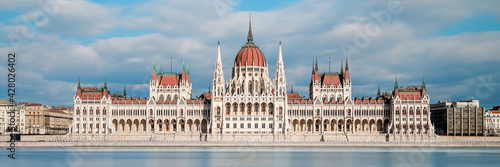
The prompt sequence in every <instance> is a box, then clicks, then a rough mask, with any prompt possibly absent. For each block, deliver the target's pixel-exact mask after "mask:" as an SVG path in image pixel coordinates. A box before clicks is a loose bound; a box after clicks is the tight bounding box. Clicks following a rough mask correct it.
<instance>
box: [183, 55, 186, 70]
mask: <svg viewBox="0 0 500 167" xmlns="http://www.w3.org/2000/svg"><path fill="white" fill-rule="evenodd" d="M182 71H183V72H184V71H186V63H185V62H184V58H182Z"/></svg>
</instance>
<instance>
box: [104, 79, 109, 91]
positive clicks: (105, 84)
mask: <svg viewBox="0 0 500 167" xmlns="http://www.w3.org/2000/svg"><path fill="white" fill-rule="evenodd" d="M104 89H108V84H107V83H106V77H104Z"/></svg>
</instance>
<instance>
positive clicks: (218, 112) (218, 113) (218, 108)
mask: <svg viewBox="0 0 500 167" xmlns="http://www.w3.org/2000/svg"><path fill="white" fill-rule="evenodd" d="M217 115H220V107H217Z"/></svg>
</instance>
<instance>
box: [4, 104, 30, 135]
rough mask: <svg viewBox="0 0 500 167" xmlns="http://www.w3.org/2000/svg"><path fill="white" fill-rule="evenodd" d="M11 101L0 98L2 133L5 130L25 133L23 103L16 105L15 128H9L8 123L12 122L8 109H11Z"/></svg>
mask: <svg viewBox="0 0 500 167" xmlns="http://www.w3.org/2000/svg"><path fill="white" fill-rule="evenodd" d="M10 105H11V103H10V101H9V100H3V99H2V100H0V133H2V134H3V133H5V132H12V131H15V132H19V133H23V132H24V130H25V126H24V120H25V115H24V114H25V111H24V106H23V105H17V106H15V107H16V111H15V113H16V115H15V125H16V126H15V127H14V129H9V125H8V123H9V122H10V114H8V111H9V110H10V107H9V106H10Z"/></svg>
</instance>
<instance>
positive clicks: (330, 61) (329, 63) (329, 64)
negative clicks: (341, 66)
mask: <svg viewBox="0 0 500 167" xmlns="http://www.w3.org/2000/svg"><path fill="white" fill-rule="evenodd" d="M329 58H330V60H329V61H328V73H331V72H330V69H331V68H330V66H331V65H332V58H331V57H329Z"/></svg>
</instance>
